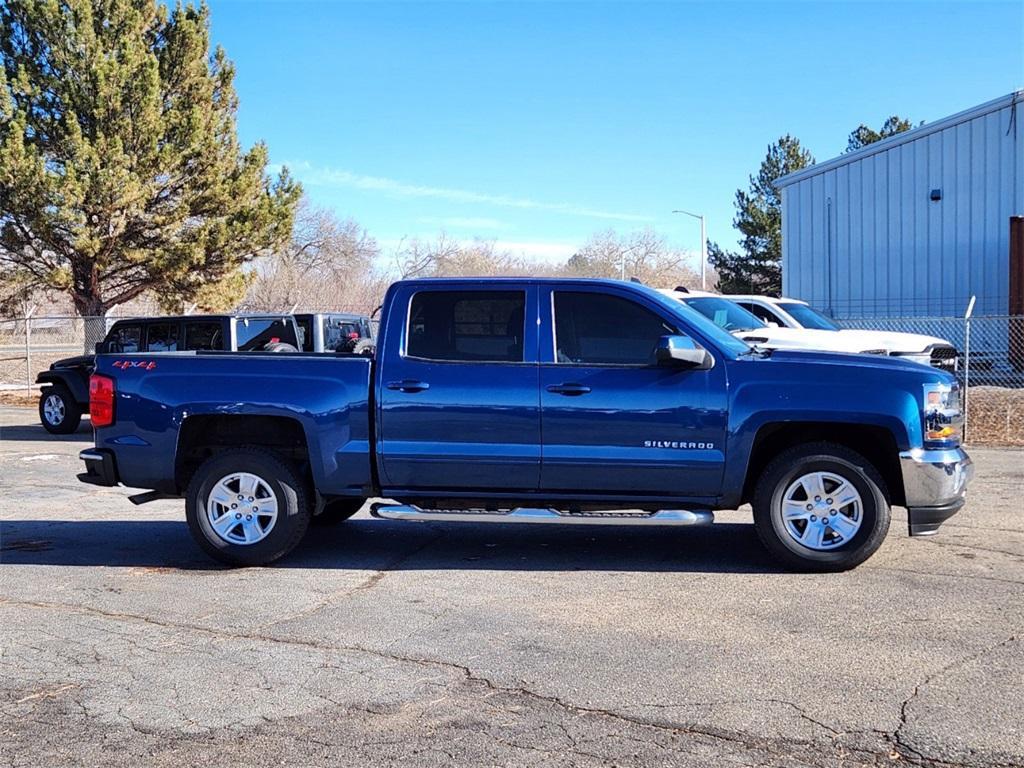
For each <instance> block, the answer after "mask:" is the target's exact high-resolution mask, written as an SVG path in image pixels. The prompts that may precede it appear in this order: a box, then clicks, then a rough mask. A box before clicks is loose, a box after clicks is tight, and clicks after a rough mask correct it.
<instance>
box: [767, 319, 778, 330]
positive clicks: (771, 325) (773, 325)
mask: <svg viewBox="0 0 1024 768" xmlns="http://www.w3.org/2000/svg"><path fill="white" fill-rule="evenodd" d="M765 325H767V326H768V327H769V328H778V327H779V324H778V323H776V322H775V321H774V320H767V321H765Z"/></svg>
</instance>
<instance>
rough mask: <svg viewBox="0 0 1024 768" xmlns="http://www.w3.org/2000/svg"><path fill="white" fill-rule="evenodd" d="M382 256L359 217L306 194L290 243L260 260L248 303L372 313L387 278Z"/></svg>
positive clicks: (297, 215) (298, 212) (276, 307)
mask: <svg viewBox="0 0 1024 768" xmlns="http://www.w3.org/2000/svg"><path fill="white" fill-rule="evenodd" d="M379 255H380V248H379V247H378V245H377V241H376V240H374V239H373V238H372V237H370V235H368V234H367V232H366V230H365V229H363V228H362V227H361V226H360V225H359V224H357V223H356V222H355V221H353V220H351V219H347V220H341V219H339V218H338V217H337V216H336V215H335V214H334V213H333V212H331V211H330V210H328V209H325V208H318V207H315V206H313V205H312V204H310V203H309V201H308V200H305V199H304V200H303V201H302V202H301V203H300V205H299V209H298V211H297V213H296V218H295V228H294V231H293V235H292V239H291V242H290V243H288V245H286V246H285V247H284V248H281V249H279V250H278V251H276V252H275V253H273V254H272V255H270V256H267V257H265V258H263V259H260V260H259V262H257V264H256V270H255V278H254V279H253V282H252V285H251V286H250V289H249V293H248V295H247V296H246V299H245V305H246V306H248V307H251V308H260V309H277V310H288V309H290V308H291V307H294V306H298V307H300V308H303V309H346V310H350V311H360V312H368V311H370V310H372V309H373V307H374V306H375V304H374V302H375V300H376V296H377V294H378V293H380V292H382V290H383V289H382V287H381V286H382V284H383V283H384V282H385V280H386V276H385V275H383V273H382V272H381V270H380V269H379V267H378V265H377V259H378V257H379Z"/></svg>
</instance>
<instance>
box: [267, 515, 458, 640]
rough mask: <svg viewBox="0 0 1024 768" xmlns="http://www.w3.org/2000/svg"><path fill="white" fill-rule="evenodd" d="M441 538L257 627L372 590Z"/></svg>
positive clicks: (310, 612) (284, 621) (276, 623)
mask: <svg viewBox="0 0 1024 768" xmlns="http://www.w3.org/2000/svg"><path fill="white" fill-rule="evenodd" d="M443 536H444V531H443V530H437V531H435V535H434V536H432V537H431V538H429V539H428V540H427V541H425V542H423V543H421V544H419V545H418V546H416V547H413V548H412V549H410V550H407V551H406V552H402V553H400V554H398V555H396V556H395V557H393V558H392V559H391V560H389V561H388V562H387V563H385V564H384V566H383V567H382V568H380V569H378V570H376V571H374V572H373V573H372V574H370V575H369V576H368V577H366V578H365V579H363V580H362V581H361V582H359V583H358V584H356V585H355V586H354V587H345V588H344V589H339V590H336V591H334V592H332V593H330V594H329V595H327V597H325V598H324V599H322V600H320V601H319V602H317V603H315V604H314V605H311V606H309V607H308V608H304V609H303V610H301V611H296V612H295V613H293V614H289V615H288V616H285V617H283V618H279V619H274V620H273V621H269V622H267V623H266V624H261V625H260V626H259V630H260V631H263V630H266V629H271V628H273V627H276V626H279V625H281V624H287V623H288V622H291V621H297V620H299V619H304V618H306V617H308V616H311V615H313V614H314V613H317V612H318V611H320V610H323V609H324V608H326V607H328V606H329V605H332V604H333V603H335V602H337V601H339V600H344V599H346V598H348V597H351V596H352V595H355V594H357V593H359V592H365V591H367V590H370V589H373V588H374V587H376V586H377V585H378V584H379V583H380V582H381V581H382V580H383V579H384V577H385V576H387V575H388V574H389V573H390V572H391V571H394V570H395V569H397V568H398V567H399V566H400V565H402V564H403V563H405V562H406V561H408V560H411V559H412V558H414V557H416V556H417V555H418V554H420V553H421V552H423V551H424V550H426V549H427V548H428V547H431V546H432V545H434V544H435V543H437V541H438V540H439V539H440V538H442V537H443Z"/></svg>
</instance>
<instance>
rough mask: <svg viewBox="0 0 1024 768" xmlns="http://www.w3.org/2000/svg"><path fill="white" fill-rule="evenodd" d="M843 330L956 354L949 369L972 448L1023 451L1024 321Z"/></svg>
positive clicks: (940, 321)
mask: <svg viewBox="0 0 1024 768" xmlns="http://www.w3.org/2000/svg"><path fill="white" fill-rule="evenodd" d="M836 322H837V323H838V324H839V325H841V326H842V327H844V328H856V329H861V330H873V331H899V332H902V333H917V334H921V335H923V336H934V337H937V338H939V339H944V340H946V341H948V342H950V343H951V344H952V345H953V346H954V347H956V349H957V356H956V358H955V362H954V364H953V366H952V368H953V370H952V371H951V372H952V373H954V374H955V375H956V377H957V379H958V381H959V382H960V387H961V389H962V392H963V400H964V404H965V409H966V413H965V424H964V431H965V434H966V436H967V441H968V442H971V443H974V444H986V445H1011V446H1024V316H1010V315H1003V316H992V315H987V316H984V317H966V318H965V317H871V318H857V319H842V320H836Z"/></svg>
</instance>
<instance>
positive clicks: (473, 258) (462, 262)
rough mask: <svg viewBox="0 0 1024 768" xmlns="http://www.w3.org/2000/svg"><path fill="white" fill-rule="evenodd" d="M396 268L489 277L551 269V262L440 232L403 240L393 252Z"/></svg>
mask: <svg viewBox="0 0 1024 768" xmlns="http://www.w3.org/2000/svg"><path fill="white" fill-rule="evenodd" d="M395 269H396V272H397V273H398V275H399V277H401V278H402V279H406V278H412V277H476V276H480V277H489V276H495V275H535V274H544V273H550V272H551V271H552V267H551V265H545V264H542V263H539V262H532V261H529V260H527V259H523V258H521V257H519V256H516V255H514V254H512V253H511V252H509V251H506V250H501V249H500V248H498V247H497V245H496V244H495V243H494V242H493V241H490V240H473V241H471V242H468V243H465V242H460V241H458V240H454V239H452V238H451V237H449V236H448V235H446V234H444V233H441V234H440V235H439V236H438V237H437V239H436V240H430V241H427V240H420V239H413V240H409V241H403V242H402V243H401V244H400V245H399V247H398V249H397V250H396V252H395Z"/></svg>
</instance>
